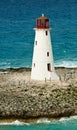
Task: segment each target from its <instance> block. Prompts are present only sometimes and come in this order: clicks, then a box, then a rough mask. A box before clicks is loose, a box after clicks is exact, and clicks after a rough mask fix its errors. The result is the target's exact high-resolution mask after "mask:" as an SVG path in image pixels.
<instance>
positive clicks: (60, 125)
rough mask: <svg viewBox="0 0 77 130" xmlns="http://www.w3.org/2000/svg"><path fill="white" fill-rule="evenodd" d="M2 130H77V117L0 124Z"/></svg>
mask: <svg viewBox="0 0 77 130" xmlns="http://www.w3.org/2000/svg"><path fill="white" fill-rule="evenodd" d="M0 130H77V116H72V117H70V118H61V119H59V120H52V121H49V120H47V119H44V120H38V121H37V122H36V123H24V122H19V121H18V120H16V121H14V122H11V123H8V122H6V123H0Z"/></svg>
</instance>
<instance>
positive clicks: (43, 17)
mask: <svg viewBox="0 0 77 130" xmlns="http://www.w3.org/2000/svg"><path fill="white" fill-rule="evenodd" d="M37 19H48V18H47V17H45V16H44V14H42V16H41V17H39V18H37Z"/></svg>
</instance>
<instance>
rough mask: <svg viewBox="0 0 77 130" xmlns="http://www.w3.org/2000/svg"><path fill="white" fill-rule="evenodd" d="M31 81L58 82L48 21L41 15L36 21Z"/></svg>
mask: <svg viewBox="0 0 77 130" xmlns="http://www.w3.org/2000/svg"><path fill="white" fill-rule="evenodd" d="M34 30H35V40H34V51H33V60H32V70H31V79H33V80H51V81H52V80H59V77H58V75H57V74H56V72H55V68H54V61H53V53H52V45H51V38H50V30H51V28H50V25H49V19H48V18H47V17H45V16H44V14H42V16H41V17H39V18H37V19H36V26H35V28H34Z"/></svg>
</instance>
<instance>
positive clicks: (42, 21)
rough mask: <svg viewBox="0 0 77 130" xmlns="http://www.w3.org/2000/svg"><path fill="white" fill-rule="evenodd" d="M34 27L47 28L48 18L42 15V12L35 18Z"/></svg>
mask: <svg viewBox="0 0 77 130" xmlns="http://www.w3.org/2000/svg"><path fill="white" fill-rule="evenodd" d="M36 28H38V29H48V28H50V26H49V19H48V18H46V17H45V16H44V14H42V16H41V17H39V18H37V20H36Z"/></svg>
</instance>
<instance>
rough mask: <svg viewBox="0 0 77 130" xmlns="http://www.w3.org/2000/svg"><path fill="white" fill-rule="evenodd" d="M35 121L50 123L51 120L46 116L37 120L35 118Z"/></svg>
mask: <svg viewBox="0 0 77 130" xmlns="http://www.w3.org/2000/svg"><path fill="white" fill-rule="evenodd" d="M37 123H51V121H50V120H48V119H47V118H46V119H39V120H37Z"/></svg>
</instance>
